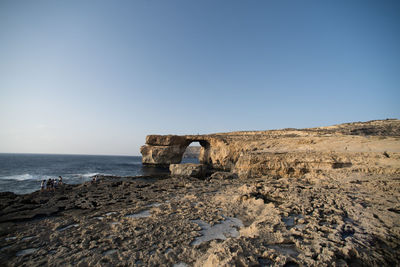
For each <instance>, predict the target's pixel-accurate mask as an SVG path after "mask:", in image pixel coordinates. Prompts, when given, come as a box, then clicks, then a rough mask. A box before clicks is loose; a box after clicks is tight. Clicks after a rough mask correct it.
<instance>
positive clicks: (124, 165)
mask: <svg viewBox="0 0 400 267" xmlns="http://www.w3.org/2000/svg"><path fill="white" fill-rule="evenodd" d="M185 161H186V162H192V161H193V160H191V159H185ZM165 172H168V170H165V169H161V168H149V167H145V166H143V165H142V157H138V156H100V155H55V154H5V153H0V192H7V191H9V192H14V193H16V194H27V193H31V192H34V191H36V190H39V189H40V183H41V181H42V180H45V179H49V178H58V176H62V178H63V182H64V183H67V184H80V183H83V182H87V181H90V180H91V179H92V178H91V177H93V176H94V175H112V176H140V175H153V174H158V173H165Z"/></svg>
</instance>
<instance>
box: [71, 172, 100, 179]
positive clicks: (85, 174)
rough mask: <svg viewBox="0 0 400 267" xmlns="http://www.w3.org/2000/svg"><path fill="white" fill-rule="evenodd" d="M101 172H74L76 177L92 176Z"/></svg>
mask: <svg viewBox="0 0 400 267" xmlns="http://www.w3.org/2000/svg"><path fill="white" fill-rule="evenodd" d="M99 174H100V173H98V172H89V173H76V174H74V176H75V177H84V178H90V177H92V176H95V175H99Z"/></svg>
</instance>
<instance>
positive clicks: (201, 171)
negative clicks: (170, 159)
mask: <svg viewBox="0 0 400 267" xmlns="http://www.w3.org/2000/svg"><path fill="white" fill-rule="evenodd" d="M169 170H170V171H171V176H175V177H196V178H203V177H205V175H206V172H207V166H206V165H204V164H194V163H186V164H171V165H169Z"/></svg>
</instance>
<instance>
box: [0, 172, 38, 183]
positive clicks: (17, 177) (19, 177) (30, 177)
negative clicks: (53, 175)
mask: <svg viewBox="0 0 400 267" xmlns="http://www.w3.org/2000/svg"><path fill="white" fill-rule="evenodd" d="M1 179H8V180H18V181H24V180H34V179H35V177H33V175H31V174H29V173H25V174H18V175H11V176H3V177H1Z"/></svg>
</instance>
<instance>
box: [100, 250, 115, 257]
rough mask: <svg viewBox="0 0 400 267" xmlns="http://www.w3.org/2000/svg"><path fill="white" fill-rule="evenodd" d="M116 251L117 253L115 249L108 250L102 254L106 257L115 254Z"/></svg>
mask: <svg viewBox="0 0 400 267" xmlns="http://www.w3.org/2000/svg"><path fill="white" fill-rule="evenodd" d="M117 251H118V250H116V249H109V250H107V251H104V252H103V256H107V255H111V254H114V253H116V252H117Z"/></svg>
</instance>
